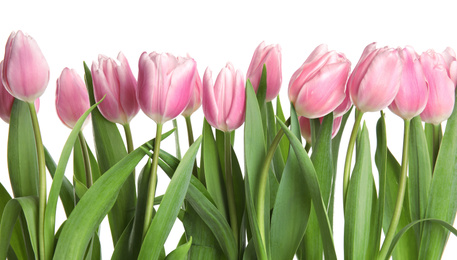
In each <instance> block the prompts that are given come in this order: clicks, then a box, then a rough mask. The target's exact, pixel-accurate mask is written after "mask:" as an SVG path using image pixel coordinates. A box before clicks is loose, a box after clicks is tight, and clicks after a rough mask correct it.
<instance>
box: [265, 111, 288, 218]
mask: <svg viewBox="0 0 457 260" xmlns="http://www.w3.org/2000/svg"><path fill="white" fill-rule="evenodd" d="M266 106H267V126H268V127H267V129H268V131H267V138H268V140H267V144H268V147H270V145H271V143H272V142H273V140H274V139H275V137H276V134H277V131H276V121H275V113H274V111H273V105H272V104H271V102H268V103H267V104H266ZM284 139H286V138H284ZM283 171H284V161H283V159H282V155H281V149H276V150H275V153H274V155H273V160H272V164H271V166H270V169H269V171H268V176H269V178H270V179H269V183H270V209H273V205H274V202H275V200H276V194H277V193H278V188H279V180H280V178H281V177H280V176H279V177H278V175H281V174H282V172H283Z"/></svg>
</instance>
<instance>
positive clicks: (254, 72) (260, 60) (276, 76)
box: [246, 42, 282, 101]
mask: <svg viewBox="0 0 457 260" xmlns="http://www.w3.org/2000/svg"><path fill="white" fill-rule="evenodd" d="M264 65H265V67H266V69H267V94H266V98H265V99H266V101H271V100H273V99H274V98H275V97H276V96H277V95H278V94H279V90H280V89H281V82H282V68H281V47H280V46H279V45H268V46H265V42H262V43H260V45H259V46H258V47H257V49H256V50H255V52H254V56H253V57H252V60H251V64H250V65H249V68H248V73H247V75H246V77H247V78H248V79H249V80H250V81H251V83H252V86H253V87H254V90H255V92H256V93H257V89H258V88H259V84H260V79H261V78H262V70H263V66H264Z"/></svg>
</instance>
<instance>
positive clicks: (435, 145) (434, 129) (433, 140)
mask: <svg viewBox="0 0 457 260" xmlns="http://www.w3.org/2000/svg"><path fill="white" fill-rule="evenodd" d="M424 132H425V138H426V139H427V147H428V153H429V157H430V166H431V167H432V168H431V169H432V172H433V169H434V168H435V163H436V159H437V157H438V151H439V149H440V145H441V139H442V138H443V130H442V129H441V124H439V125H436V126H435V125H433V124H430V123H425V129H424Z"/></svg>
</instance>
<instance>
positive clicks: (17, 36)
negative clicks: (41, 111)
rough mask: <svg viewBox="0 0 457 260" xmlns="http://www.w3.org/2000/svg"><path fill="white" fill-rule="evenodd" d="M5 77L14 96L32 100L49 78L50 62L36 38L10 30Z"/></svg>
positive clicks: (4, 80)
mask: <svg viewBox="0 0 457 260" xmlns="http://www.w3.org/2000/svg"><path fill="white" fill-rule="evenodd" d="M2 70H3V74H2V81H3V85H4V86H5V88H6V89H7V90H8V92H9V93H11V95H13V96H14V97H15V98H17V99H20V100H22V101H26V102H28V103H33V102H34V101H35V99H37V98H38V97H40V96H41V95H42V94H43V92H44V91H45V89H46V87H47V85H48V82H49V66H48V63H47V61H46V59H45V58H44V56H43V53H41V50H40V48H39V47H38V44H37V43H36V41H35V40H34V39H33V38H32V37H30V36H28V35H25V34H24V33H22V31H18V32H13V33H11V35H10V37H9V38H8V42H7V43H6V48H5V57H4V60H3V69H2Z"/></svg>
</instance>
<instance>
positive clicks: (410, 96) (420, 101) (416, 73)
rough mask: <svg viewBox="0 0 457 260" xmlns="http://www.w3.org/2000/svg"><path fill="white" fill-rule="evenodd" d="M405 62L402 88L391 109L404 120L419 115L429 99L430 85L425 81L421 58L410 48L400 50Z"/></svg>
mask: <svg viewBox="0 0 457 260" xmlns="http://www.w3.org/2000/svg"><path fill="white" fill-rule="evenodd" d="M399 53H400V56H401V58H402V62H403V71H402V74H401V79H400V88H399V90H398V93H397V96H396V97H395V99H394V101H393V102H392V104H390V106H389V108H390V110H392V112H394V113H395V114H397V115H398V116H400V117H401V118H403V119H411V118H413V117H415V116H417V115H419V114H420V113H421V112H422V111H423V110H424V108H425V105H426V104H427V99H428V84H427V82H426V80H425V76H424V72H423V70H422V65H421V63H420V61H419V56H418V55H417V53H416V52H415V51H414V49H413V48H412V47H410V46H408V47H406V48H404V49H403V50H399Z"/></svg>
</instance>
